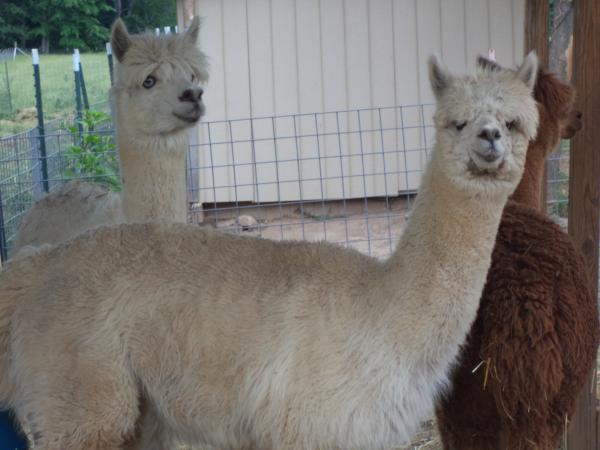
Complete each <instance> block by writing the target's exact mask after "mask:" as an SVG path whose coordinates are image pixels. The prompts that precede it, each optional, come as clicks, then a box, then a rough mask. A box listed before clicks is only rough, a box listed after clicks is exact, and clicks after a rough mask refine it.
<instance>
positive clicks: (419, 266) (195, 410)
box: [0, 55, 538, 450]
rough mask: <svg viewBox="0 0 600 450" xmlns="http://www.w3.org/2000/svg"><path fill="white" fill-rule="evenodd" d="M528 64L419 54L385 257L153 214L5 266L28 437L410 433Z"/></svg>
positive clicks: (504, 186) (516, 176)
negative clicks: (410, 206) (413, 188)
mask: <svg viewBox="0 0 600 450" xmlns="http://www.w3.org/2000/svg"><path fill="white" fill-rule="evenodd" d="M536 72H537V59H536V58H535V56H534V55H530V56H529V57H528V58H527V59H526V60H525V62H524V64H523V66H522V67H521V68H520V69H519V70H518V71H517V72H510V73H509V72H503V73H502V74H497V73H493V72H490V71H485V70H482V71H480V72H479V73H478V74H477V75H476V76H474V77H464V78H456V77H454V76H452V75H450V74H449V73H448V72H447V70H446V69H445V68H444V67H443V66H442V65H441V64H440V63H439V62H438V61H437V59H435V58H433V59H432V60H431V62H430V77H431V81H432V85H433V88H434V92H435V94H436V97H437V101H438V108H437V112H436V115H435V124H436V131H437V138H436V144H435V148H434V150H433V152H432V154H431V157H430V162H429V164H428V167H427V169H426V171H425V173H424V176H423V182H422V186H421V189H420V192H419V195H418V197H417V200H416V202H415V206H414V210H413V213H412V215H411V217H410V219H409V222H408V224H407V228H406V231H405V232H404V234H403V236H402V238H401V240H400V243H399V244H398V248H397V249H396V252H395V253H394V255H393V256H392V257H391V258H390V259H389V260H388V261H386V262H380V261H378V260H376V259H373V258H369V257H367V256H364V255H361V254H359V253H358V252H356V251H353V250H349V249H344V248H340V247H337V246H334V245H331V244H325V243H308V242H273V241H268V240H262V239H255V238H246V237H239V236H233V235H228V234H222V233H219V232H217V231H214V230H211V229H205V228H199V227H196V226H192V225H185V224H165V223H149V224H133V225H120V226H116V227H103V228H101V229H98V230H94V231H90V232H88V233H86V234H85V235H83V236H81V237H79V238H76V239H74V240H71V241H69V242H67V243H65V244H63V245H60V246H57V247H53V248H50V249H44V250H40V251H38V252H36V253H34V254H33V255H30V256H28V257H23V258H19V259H16V260H14V261H12V262H11V263H9V264H8V265H7V267H5V269H4V270H3V271H2V272H1V273H0V299H1V300H0V349H1V351H0V355H1V358H0V399H1V400H2V403H3V405H4V406H8V407H11V408H13V409H14V411H16V413H17V415H18V417H20V418H27V421H28V423H29V424H30V425H31V428H32V431H33V436H35V445H36V449H40V450H58V449H60V450H75V449H77V450H80V449H83V448H85V449H102V450H108V449H113V450H115V449H145V450H158V449H165V448H172V447H171V443H172V442H173V441H180V442H182V443H187V444H193V445H197V446H199V447H201V448H220V449H232V450H233V449H240V450H242V449H244V450H259V449H261V450H300V449H345V450H352V449H362V450H366V449H385V448H392V447H393V446H397V445H399V444H401V443H403V442H405V441H407V440H409V439H410V437H411V436H412V435H413V434H414V432H415V431H416V430H417V429H418V427H419V424H420V423H421V421H422V420H423V419H425V418H427V417H429V416H430V415H431V413H432V409H433V404H434V401H435V399H436V398H437V397H438V396H439V395H440V393H441V391H442V390H443V388H444V386H445V385H446V383H447V373H448V370H449V367H450V366H451V364H452V363H453V362H454V360H455V357H456V356H457V354H458V351H459V346H460V345H461V344H462V343H463V341H464V339H465V336H466V333H467V332H468V330H469V327H470V325H471V323H472V321H473V319H474V317H475V313H476V311H477V307H478V302H479V297H480V295H481V291H482V288H483V285H484V282H485V278H486V273H487V270H488V267H489V265H490V257H491V252H492V247H493V245H494V239H495V236H496V232H497V229H498V224H499V221H500V216H501V214H502V210H503V208H504V205H505V203H506V201H507V199H508V197H509V195H510V194H511V193H512V192H513V191H514V189H515V187H516V185H517V183H518V182H519V180H520V178H521V175H522V172H523V165H524V163H525V152H526V148H527V144H528V142H529V141H530V140H531V139H532V138H534V137H535V130H536V128H537V121H538V114H537V109H536V105H535V102H534V100H533V98H532V96H531V89H532V86H533V83H534V80H535V74H536ZM463 122H466V124H465V125H464V127H462V130H458V129H457V126H456V125H457V124H462V123H463ZM507 123H512V125H511V126H510V129H509V127H507V125H506V124H507ZM513 125H514V126H513ZM494 128H497V129H498V130H499V134H500V136H499V138H498V142H497V143H496V144H497V149H498V150H499V151H501V153H502V158H501V159H499V160H496V161H493V162H490V161H485V160H483V159H481V158H480V157H479V156H478V154H480V152H481V151H482V150H485V149H486V148H487V147H485V146H483V145H484V144H485V142H482V141H484V139H481V138H480V137H478V136H479V135H480V134H481V133H482V130H484V129H494Z"/></svg>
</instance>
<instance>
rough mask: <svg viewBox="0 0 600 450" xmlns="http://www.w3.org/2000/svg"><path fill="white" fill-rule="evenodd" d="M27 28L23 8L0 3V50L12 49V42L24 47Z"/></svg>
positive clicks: (8, 3)
mask: <svg viewBox="0 0 600 450" xmlns="http://www.w3.org/2000/svg"><path fill="white" fill-rule="evenodd" d="M27 28H28V27H27V14H26V13H25V10H24V8H23V6H20V5H18V4H16V3H11V2H0V48H8V47H12V45H13V43H14V42H18V43H19V44H20V45H21V46H22V47H24V46H25V40H26V39H27Z"/></svg>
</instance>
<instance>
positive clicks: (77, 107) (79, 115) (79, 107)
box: [73, 50, 83, 138]
mask: <svg viewBox="0 0 600 450" xmlns="http://www.w3.org/2000/svg"><path fill="white" fill-rule="evenodd" d="M79 67H80V61H79V50H75V51H74V52H73V74H74V78H75V120H76V121H77V129H78V130H79V137H80V138H81V135H82V134H83V124H82V123H81V119H82V109H83V108H82V105H81V78H80V77H79Z"/></svg>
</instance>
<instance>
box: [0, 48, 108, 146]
mask: <svg viewBox="0 0 600 450" xmlns="http://www.w3.org/2000/svg"><path fill="white" fill-rule="evenodd" d="M72 61H73V58H72V55H70V54H69V55H40V78H41V85H42V103H43V107H44V119H45V120H52V119H55V118H58V117H64V116H67V115H70V114H72V113H73V111H74V110H75V82H74V75H73V62H72ZM81 64H82V66H83V74H84V77H85V84H86V89H87V93H88V98H89V102H90V104H91V105H94V104H97V103H100V102H106V100H107V99H108V89H109V87H110V77H109V72H108V61H107V58H106V54H105V53H103V52H102V53H87V54H82V55H81ZM7 75H8V76H7ZM33 84H34V82H33V67H32V63H31V57H29V56H18V57H17V58H16V59H15V60H14V61H6V63H4V62H2V63H0V136H6V135H9V134H13V133H16V132H19V131H22V130H24V129H27V128H31V127H32V126H35V125H36V123H37V122H36V115H35V92H34V85H33ZM9 89H10V94H9Z"/></svg>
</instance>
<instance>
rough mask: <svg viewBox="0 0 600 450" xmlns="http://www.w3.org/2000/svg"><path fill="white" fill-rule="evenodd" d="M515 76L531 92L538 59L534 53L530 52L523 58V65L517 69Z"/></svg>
mask: <svg viewBox="0 0 600 450" xmlns="http://www.w3.org/2000/svg"><path fill="white" fill-rule="evenodd" d="M516 75H517V78H518V79H519V80H521V81H522V82H523V83H525V84H526V85H527V87H528V88H529V89H530V90H531V91H532V92H533V88H534V86H535V80H536V78H537V75H538V57H537V55H536V54H535V51H533V50H532V51H530V52H529V54H528V55H527V56H526V57H525V60H524V61H523V64H521V66H520V67H519V68H518V69H517V73H516Z"/></svg>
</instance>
